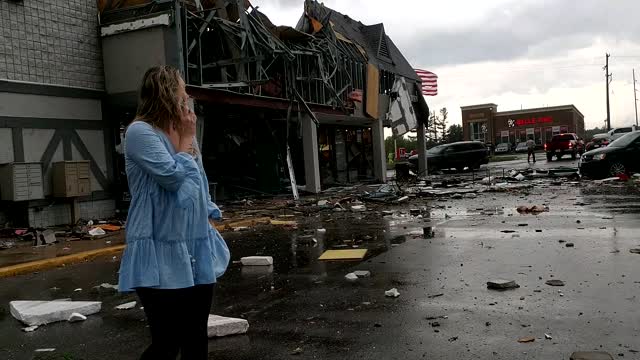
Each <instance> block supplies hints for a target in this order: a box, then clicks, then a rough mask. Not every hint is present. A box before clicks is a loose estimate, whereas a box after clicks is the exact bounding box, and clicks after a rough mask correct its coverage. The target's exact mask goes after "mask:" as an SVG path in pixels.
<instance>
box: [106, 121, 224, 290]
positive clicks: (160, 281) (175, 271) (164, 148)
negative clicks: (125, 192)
mask: <svg viewBox="0 0 640 360" xmlns="http://www.w3.org/2000/svg"><path fill="white" fill-rule="evenodd" d="M124 149H125V163H126V172H127V179H128V182H129V192H130V193H131V205H130V207H129V214H128V217H127V227H126V241H127V247H126V248H125V251H124V254H123V256H122V261H121V265H120V275H119V277H120V280H119V285H118V286H119V290H120V291H122V292H129V291H134V290H135V288H138V287H152V288H157V289H180V288H186V287H191V286H194V285H199V284H212V283H215V282H216V279H217V278H218V277H220V276H222V274H223V273H224V271H225V270H226V268H227V266H228V264H229V257H230V255H229V249H228V248H227V245H226V243H225V241H224V239H223V238H222V237H221V236H220V233H218V231H217V230H216V229H215V228H214V227H212V226H211V225H210V224H209V221H208V220H209V218H212V219H219V218H220V217H221V214H220V210H219V209H218V207H217V206H216V205H215V204H214V203H213V202H212V201H211V196H210V195H209V182H208V180H207V176H206V174H205V172H204V168H203V166H202V160H201V159H200V157H198V159H197V160H196V159H194V158H193V157H192V156H191V155H190V154H186V153H176V151H175V149H174V148H173V145H172V144H171V142H170V141H169V139H168V137H167V136H166V135H165V134H164V133H163V132H162V131H160V130H159V129H156V128H154V127H153V126H151V125H150V124H148V123H146V122H142V121H137V122H134V123H133V124H131V125H130V126H129V127H128V129H127V132H126V135H125V140H124Z"/></svg>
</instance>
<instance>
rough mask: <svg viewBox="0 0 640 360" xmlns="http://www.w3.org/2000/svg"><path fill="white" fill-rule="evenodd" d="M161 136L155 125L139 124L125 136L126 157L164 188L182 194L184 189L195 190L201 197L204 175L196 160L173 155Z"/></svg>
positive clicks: (133, 125) (187, 156) (190, 157)
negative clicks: (200, 185)
mask: <svg viewBox="0 0 640 360" xmlns="http://www.w3.org/2000/svg"><path fill="white" fill-rule="evenodd" d="M160 136H161V135H160V134H158V133H157V132H156V131H154V130H153V128H152V127H151V125H149V124H147V123H143V122H137V123H134V124H132V125H130V126H129V128H128V129H127V134H126V136H125V154H126V156H127V157H128V158H130V159H131V160H132V161H133V162H134V163H135V164H136V165H137V166H139V167H141V168H142V170H143V171H144V172H145V173H147V174H149V175H150V176H151V177H152V178H153V179H154V180H155V181H156V182H157V183H158V184H159V185H160V186H161V187H162V188H164V189H166V190H168V191H172V192H177V191H178V190H182V191H180V192H181V193H189V192H191V191H184V190H186V189H181V188H182V187H183V186H187V187H194V191H192V192H193V193H195V194H197V189H198V187H199V181H200V174H199V171H198V166H197V164H196V162H195V161H194V160H193V157H192V156H191V155H189V154H187V153H184V152H179V153H177V154H175V155H173V156H172V155H171V154H170V153H169V151H168V150H167V148H166V147H165V145H164V143H163V142H162V139H161V138H160Z"/></svg>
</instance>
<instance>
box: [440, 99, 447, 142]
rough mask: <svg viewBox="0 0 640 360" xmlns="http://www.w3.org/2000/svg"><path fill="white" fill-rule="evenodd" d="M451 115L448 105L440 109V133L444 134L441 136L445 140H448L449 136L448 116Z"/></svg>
mask: <svg viewBox="0 0 640 360" xmlns="http://www.w3.org/2000/svg"><path fill="white" fill-rule="evenodd" d="M448 117H449V111H447V108H446V107H443V108H442V109H440V118H439V120H440V123H439V124H438V125H439V130H440V133H441V134H442V136H441V137H440V139H442V141H443V142H445V141H446V138H447V118H448Z"/></svg>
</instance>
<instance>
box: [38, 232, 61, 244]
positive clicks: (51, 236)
mask: <svg viewBox="0 0 640 360" xmlns="http://www.w3.org/2000/svg"><path fill="white" fill-rule="evenodd" d="M40 237H41V239H42V244H43V245H49V244H53V243H55V242H56V241H58V240H56V233H55V232H54V231H53V230H49V229H47V230H45V231H43V232H42V233H41V235H40Z"/></svg>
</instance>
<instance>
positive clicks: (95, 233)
mask: <svg viewBox="0 0 640 360" xmlns="http://www.w3.org/2000/svg"><path fill="white" fill-rule="evenodd" d="M105 234H106V232H105V231H104V230H103V229H102V228H99V227H94V228H93V229H91V230H89V235H91V236H100V235H105Z"/></svg>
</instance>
